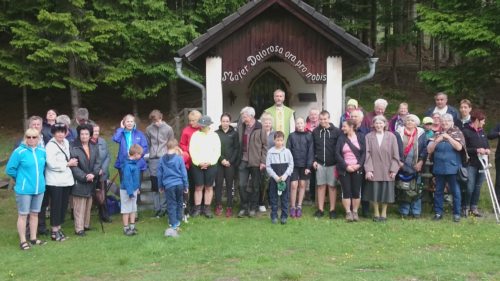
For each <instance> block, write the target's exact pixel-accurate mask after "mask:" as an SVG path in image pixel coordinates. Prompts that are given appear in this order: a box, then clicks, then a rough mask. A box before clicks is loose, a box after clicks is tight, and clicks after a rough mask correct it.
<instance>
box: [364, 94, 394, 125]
mask: <svg viewBox="0 0 500 281" xmlns="http://www.w3.org/2000/svg"><path fill="white" fill-rule="evenodd" d="M388 104H389V103H388V102H387V101H386V100H384V99H377V100H376V101H375V102H374V103H373V105H374V109H373V112H370V113H368V114H366V116H365V118H364V119H363V125H362V126H363V127H366V128H370V129H371V128H372V124H373V117H375V116H377V115H382V116H383V115H384V113H385V109H386V108H387V105H388Z"/></svg>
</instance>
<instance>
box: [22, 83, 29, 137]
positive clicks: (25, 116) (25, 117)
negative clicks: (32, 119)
mask: <svg viewBox="0 0 500 281" xmlns="http://www.w3.org/2000/svg"><path fill="white" fill-rule="evenodd" d="M22 90H23V127H24V129H25V130H26V129H27V128H28V88H26V86H23V88H22Z"/></svg>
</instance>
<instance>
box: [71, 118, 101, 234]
mask: <svg viewBox="0 0 500 281" xmlns="http://www.w3.org/2000/svg"><path fill="white" fill-rule="evenodd" d="M93 133H94V128H93V127H92V125H90V124H85V125H79V126H78V127H76V135H77V139H76V140H75V141H74V143H73V147H72V148H71V158H74V159H77V160H78V165H77V166H74V167H71V171H72V172H73V177H74V178H75V181H76V182H75V186H74V187H73V190H72V195H73V197H72V198H73V214H74V218H75V234H76V235H78V236H85V231H86V230H90V210H91V207H92V194H93V193H94V192H95V188H96V184H97V178H98V176H99V172H100V171H101V160H100V158H99V148H98V147H96V146H95V145H94V144H93V143H92V142H90V138H91V137H92V134H93Z"/></svg>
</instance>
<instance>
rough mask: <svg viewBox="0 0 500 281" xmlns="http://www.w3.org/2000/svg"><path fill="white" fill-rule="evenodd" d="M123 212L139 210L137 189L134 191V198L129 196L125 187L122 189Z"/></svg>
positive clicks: (128, 212) (121, 202)
mask: <svg viewBox="0 0 500 281" xmlns="http://www.w3.org/2000/svg"><path fill="white" fill-rule="evenodd" d="M120 204H121V213H122V214H130V213H135V212H137V190H136V191H134V198H129V197H128V193H127V191H126V190H124V189H120Z"/></svg>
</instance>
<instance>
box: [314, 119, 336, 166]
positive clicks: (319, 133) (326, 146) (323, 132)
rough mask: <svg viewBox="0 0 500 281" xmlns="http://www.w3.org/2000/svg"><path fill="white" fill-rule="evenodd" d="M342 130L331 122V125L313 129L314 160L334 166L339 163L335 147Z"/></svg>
mask: <svg viewBox="0 0 500 281" xmlns="http://www.w3.org/2000/svg"><path fill="white" fill-rule="evenodd" d="M340 134H341V131H340V129H339V128H337V127H335V126H334V125H333V124H332V123H330V127H328V128H323V127H321V126H318V127H316V129H314V130H313V132H312V136H313V142H314V161H316V162H318V164H321V165H325V166H333V165H335V164H336V163H337V161H336V159H335V147H336V145H337V139H338V138H339V136H340Z"/></svg>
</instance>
